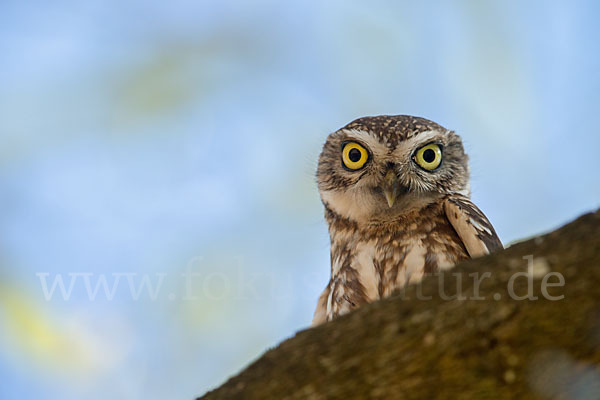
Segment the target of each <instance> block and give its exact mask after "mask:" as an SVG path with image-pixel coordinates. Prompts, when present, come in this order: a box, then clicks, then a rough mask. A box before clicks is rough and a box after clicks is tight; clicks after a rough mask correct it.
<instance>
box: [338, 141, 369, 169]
mask: <svg viewBox="0 0 600 400" xmlns="http://www.w3.org/2000/svg"><path fill="white" fill-rule="evenodd" d="M368 159H369V153H368V152H367V150H366V149H365V148H364V147H362V146H361V145H360V144H358V143H356V142H345V143H343V144H342V162H343V163H344V166H345V167H346V168H348V169H350V170H357V169H361V168H362V167H363V166H364V165H365V163H366V162H367V160H368Z"/></svg>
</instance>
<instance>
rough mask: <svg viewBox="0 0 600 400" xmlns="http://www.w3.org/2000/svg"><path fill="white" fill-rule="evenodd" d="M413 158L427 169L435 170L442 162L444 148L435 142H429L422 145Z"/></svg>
mask: <svg viewBox="0 0 600 400" xmlns="http://www.w3.org/2000/svg"><path fill="white" fill-rule="evenodd" d="M413 160H415V162H416V163H417V164H418V165H419V166H420V167H421V168H423V169H426V170H427V171H433V170H434V169H436V168H437V167H439V166H440V163H441V162H442V149H441V147H440V146H439V145H437V144H435V143H431V144H428V145H427V146H423V147H421V148H420V149H419V150H417V152H416V153H415V155H414V156H413Z"/></svg>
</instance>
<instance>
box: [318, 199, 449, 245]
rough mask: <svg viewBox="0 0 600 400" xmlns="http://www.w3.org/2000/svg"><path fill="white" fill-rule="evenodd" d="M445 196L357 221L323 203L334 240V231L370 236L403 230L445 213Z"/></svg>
mask: <svg viewBox="0 0 600 400" xmlns="http://www.w3.org/2000/svg"><path fill="white" fill-rule="evenodd" d="M445 197H446V196H444V197H440V198H437V199H435V200H433V201H429V202H426V203H424V204H423V206H422V207H417V208H413V209H411V210H407V211H406V212H403V213H401V214H398V215H394V216H393V217H391V218H389V219H381V218H373V219H371V220H368V221H355V220H353V219H351V218H348V217H344V216H342V215H340V214H338V213H337V212H335V211H334V210H333V208H332V207H331V206H330V205H329V204H327V203H325V202H324V203H323V205H324V207H325V220H326V221H327V224H328V225H329V232H330V236H331V240H332V242H333V240H334V232H343V231H346V232H347V231H353V232H357V233H359V234H362V235H365V236H370V235H377V234H381V233H382V232H384V233H385V232H389V233H393V232H396V231H402V230H404V229H405V228H407V227H408V226H410V225H412V224H414V223H415V222H417V221H418V220H420V219H422V218H424V217H425V218H426V216H427V215H431V214H432V213H434V214H439V213H443V201H444V199H445Z"/></svg>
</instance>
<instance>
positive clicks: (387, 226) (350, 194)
mask: <svg viewBox="0 0 600 400" xmlns="http://www.w3.org/2000/svg"><path fill="white" fill-rule="evenodd" d="M317 182H318V187H319V193H320V195H321V200H322V202H323V205H324V207H325V219H326V221H327V224H328V225H329V236H330V239H331V279H330V281H329V283H328V285H327V287H326V288H325V290H324V291H323V294H321V296H320V297H319V300H318V304H317V309H316V311H315V314H314V318H313V325H318V324H320V323H323V322H325V321H330V320H332V319H334V318H335V317H337V316H339V315H341V314H344V313H347V312H349V311H351V310H353V309H355V308H357V307H359V306H361V305H362V304H365V303H368V302H372V301H374V300H377V299H380V298H382V297H385V296H388V295H390V294H391V293H392V292H393V291H394V290H396V289H399V288H402V287H404V286H405V285H407V284H410V283H417V282H419V281H420V280H421V279H422V277H423V276H424V275H426V274H431V273H435V272H437V271H442V270H446V269H448V268H451V267H452V266H453V265H454V264H456V263H457V262H459V261H461V260H464V259H467V258H470V257H478V256H482V255H485V254H488V253H490V252H493V251H495V250H498V249H502V243H501V242H500V239H499V238H498V235H497V234H496V232H495V230H494V228H493V227H492V225H491V223H490V222H489V221H488V219H487V218H486V216H485V215H484V214H483V213H482V212H481V210H479V208H477V206H476V205H475V204H473V203H472V202H471V200H470V199H469V196H470V189H469V166H468V157H467V155H466V154H465V151H464V149H463V145H462V141H461V139H460V137H459V136H458V135H457V134H456V133H454V132H453V131H449V130H447V129H445V128H443V127H442V126H440V125H438V124H436V123H435V122H432V121H429V120H426V119H424V118H419V117H413V116H408V115H396V116H387V115H383V116H376V117H364V118H359V119H357V120H355V121H353V122H351V123H349V124H348V125H346V126H345V127H343V128H342V129H340V130H338V131H336V132H334V133H332V134H330V135H329V137H328V138H327V141H326V143H325V145H324V146H323V150H322V152H321V155H320V157H319V164H318V168H317Z"/></svg>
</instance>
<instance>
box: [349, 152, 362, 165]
mask: <svg viewBox="0 0 600 400" xmlns="http://www.w3.org/2000/svg"><path fill="white" fill-rule="evenodd" d="M348 158H349V159H350V161H352V162H357V161H358V160H360V150H358V149H352V150H350V152H349V153H348Z"/></svg>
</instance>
